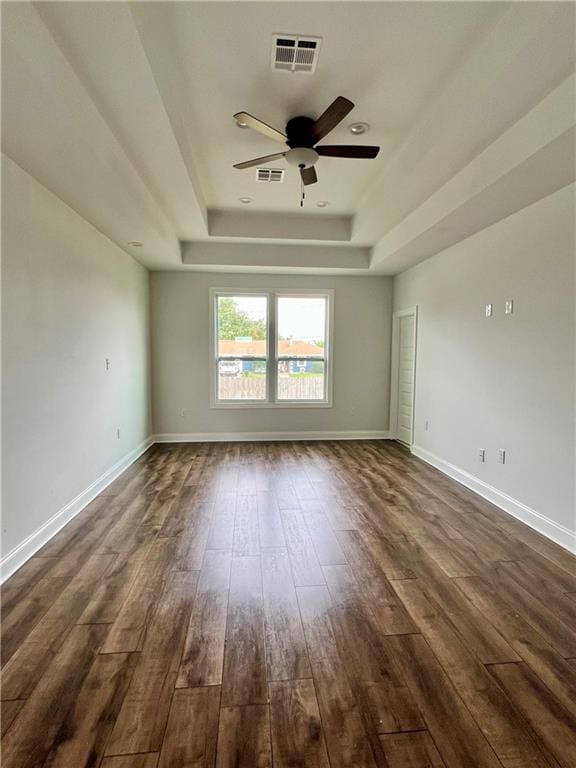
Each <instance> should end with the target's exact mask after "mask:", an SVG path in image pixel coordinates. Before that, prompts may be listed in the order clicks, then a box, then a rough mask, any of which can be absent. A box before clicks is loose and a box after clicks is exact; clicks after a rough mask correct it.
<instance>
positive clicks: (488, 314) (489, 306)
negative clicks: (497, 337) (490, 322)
mask: <svg viewBox="0 0 576 768" xmlns="http://www.w3.org/2000/svg"><path fill="white" fill-rule="evenodd" d="M485 312H486V317H492V304H486V307H485Z"/></svg>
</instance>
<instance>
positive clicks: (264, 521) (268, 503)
mask: <svg viewBox="0 0 576 768" xmlns="http://www.w3.org/2000/svg"><path fill="white" fill-rule="evenodd" d="M257 505H258V530H259V532H260V546H261V547H285V546H286V540H285V538H284V527H283V525H282V516H281V514H280V507H279V506H278V501H277V499H276V496H275V494H273V493H262V492H261V493H258V496H257Z"/></svg>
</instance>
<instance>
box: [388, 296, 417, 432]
mask: <svg viewBox="0 0 576 768" xmlns="http://www.w3.org/2000/svg"><path fill="white" fill-rule="evenodd" d="M410 316H413V317H414V385H413V387H412V429H411V432H412V443H411V445H413V444H414V414H415V412H416V357H417V354H418V305H417V304H416V305H415V306H413V307H407V308H406V309H399V310H398V311H396V312H394V313H393V315H392V359H391V365H390V437H391V438H392V439H393V440H397V439H398V374H399V367H400V360H399V349H400V318H402V317H410Z"/></svg>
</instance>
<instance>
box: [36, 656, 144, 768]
mask: <svg viewBox="0 0 576 768" xmlns="http://www.w3.org/2000/svg"><path fill="white" fill-rule="evenodd" d="M135 662H136V659H135V654H126V653H115V654H107V655H99V656H96V658H95V659H94V663H93V664H92V667H91V668H90V671H89V672H88V675H87V677H86V679H85V681H84V683H83V685H82V686H81V688H79V690H78V693H77V696H76V699H75V701H74V705H73V707H72V708H71V710H70V712H69V714H68V716H67V717H66V719H65V721H64V723H63V724H62V726H61V728H60V730H59V732H58V734H57V736H56V738H55V740H54V743H53V745H52V748H51V750H50V752H49V753H48V756H47V758H46V762H45V763H44V766H46V768H48V766H50V768H69V766H72V765H75V766H76V765H77V766H84V765H90V764H91V763H92V764H98V761H99V760H100V759H101V757H102V754H103V752H104V747H105V745H106V741H107V740H108V737H109V735H110V732H111V730H112V727H113V725H114V720H115V719H116V716H117V714H118V711H119V710H120V706H121V705H122V700H123V699H124V695H125V693H126V690H127V688H128V685H129V683H130V678H131V676H132V673H133V671H134V666H135Z"/></svg>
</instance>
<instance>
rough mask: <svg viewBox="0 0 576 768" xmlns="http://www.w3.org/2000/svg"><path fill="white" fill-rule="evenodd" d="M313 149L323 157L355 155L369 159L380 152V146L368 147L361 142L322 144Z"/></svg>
mask: <svg viewBox="0 0 576 768" xmlns="http://www.w3.org/2000/svg"><path fill="white" fill-rule="evenodd" d="M314 150H315V151H316V152H318V154H319V155H324V157H353V158H354V157H356V158H358V159H362V158H365V159H368V160H371V159H372V158H374V157H376V155H377V154H378V152H380V147H369V146H366V145H361V144H332V145H330V144H324V145H321V146H320V147H314Z"/></svg>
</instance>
